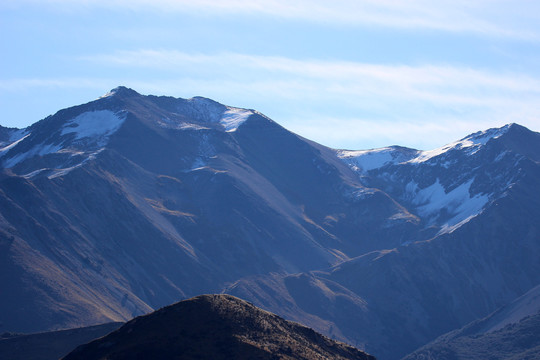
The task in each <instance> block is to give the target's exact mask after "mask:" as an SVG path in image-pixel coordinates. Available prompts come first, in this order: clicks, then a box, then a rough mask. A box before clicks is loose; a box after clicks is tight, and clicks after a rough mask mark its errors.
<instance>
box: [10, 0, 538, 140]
mask: <svg viewBox="0 0 540 360" xmlns="http://www.w3.org/2000/svg"><path fill="white" fill-rule="evenodd" d="M0 34H1V35H0V53H1V54H2V56H1V57H0V69H1V70H0V106H1V107H2V110H3V111H2V118H1V119H0V124H1V125H3V126H9V127H25V126H28V125H30V124H32V123H34V122H36V121H38V120H40V119H42V118H44V117H45V116H47V115H50V114H52V113H54V112H56V111H57V110H60V109H61V108H65V107H68V106H72V105H77V104H81V103H85V102H88V101H90V100H92V99H95V98H98V97H99V96H101V95H103V94H104V93H106V92H107V91H108V90H110V89H112V88H114V87H116V86H118V85H125V86H128V87H131V88H133V89H135V90H137V91H138V92H140V93H142V94H155V95H170V96H175V97H183V98H189V97H192V96H205V97H209V98H212V99H214V100H216V101H219V102H222V103H224V104H227V105H232V106H238V107H246V108H253V109H256V110H259V111H261V112H263V113H264V114H266V115H267V116H269V117H271V118H272V119H274V120H275V121H277V122H278V123H280V124H282V125H283V126H285V127H286V128H288V129H290V130H292V131H294V132H296V133H298V134H300V135H302V136H305V137H307V138H310V139H312V140H315V141H317V142H319V143H322V144H324V145H327V146H331V147H334V148H348V149H367V148H374V147H382V146H387V145H394V144H399V145H404V146H409V147H414V148H418V149H432V148H436V147H439V146H442V145H444V144H445V143H448V142H451V141H454V140H457V139H459V138H461V137H463V136H465V135H467V134H469V133H471V132H474V131H477V130H483V129H487V128H490V127H498V126H502V125H504V124H506V123H510V122H517V123H520V124H522V125H525V126H527V127H529V128H530V129H532V130H535V131H539V130H540V67H539V66H538V64H540V2H538V1H523V0H522V1H498V0H475V1H461V0H454V1H447V0H440V1H435V0H431V1H427V0H409V1H395V0H377V1H375V0H355V1H350V0H335V1H331V2H330V1H319V0H311V1H304V0H298V1H285V0H250V1H244V0H221V1H211V0H197V1H193V0H191V1H184V0H176V1H172V0H131V1H124V0H108V1H105V0H93V1H90V0H88V1H84V0H83V1H75V0H72V1H69V0H39V1H38V0H4V1H2V2H0Z"/></svg>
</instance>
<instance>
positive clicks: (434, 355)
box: [405, 286, 540, 360]
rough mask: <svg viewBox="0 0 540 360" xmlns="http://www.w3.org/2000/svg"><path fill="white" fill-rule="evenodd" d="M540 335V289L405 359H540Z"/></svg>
mask: <svg viewBox="0 0 540 360" xmlns="http://www.w3.org/2000/svg"><path fill="white" fill-rule="evenodd" d="M538 334H540V286H536V287H534V288H533V289H531V290H529V291H528V292H527V293H526V294H524V295H522V296H520V297H519V298H517V299H516V300H514V301H512V302H511V303H510V304H508V305H505V306H503V307H502V308H500V309H498V310H497V311H495V312H494V313H492V314H490V315H489V316H487V317H485V318H483V319H480V320H477V321H474V322H472V323H470V324H468V325H466V326H464V327H463V328H461V329H459V330H455V331H452V332H450V333H448V334H444V335H442V336H440V337H438V338H437V339H435V340H434V341H432V342H431V343H429V344H427V345H425V346H423V347H421V348H420V349H418V350H416V351H415V352H413V353H412V354H410V355H408V356H407V357H405V359H406V360H413V359H425V360H430V359H433V360H435V359H442V360H450V359H455V360H461V359H463V360H465V359H471V360H476V359H478V360H480V359H493V360H498V359H537V358H538V357H540V338H539V337H538Z"/></svg>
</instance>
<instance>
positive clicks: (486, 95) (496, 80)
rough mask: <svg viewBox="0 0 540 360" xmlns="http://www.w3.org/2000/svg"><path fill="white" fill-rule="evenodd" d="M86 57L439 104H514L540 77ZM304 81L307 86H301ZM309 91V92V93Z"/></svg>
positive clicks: (249, 60)
mask: <svg viewBox="0 0 540 360" xmlns="http://www.w3.org/2000/svg"><path fill="white" fill-rule="evenodd" d="M82 60H85V61H89V62H94V63H98V64H100V65H109V66H122V67H126V66H132V67H143V68H147V69H153V70H161V71H166V72H167V73H168V74H176V75H182V74H184V76H185V75H187V74H188V76H190V77H201V78H212V77H213V78H218V79H219V82H222V81H223V80H224V79H225V80H230V79H232V80H233V81H235V82H237V83H242V82H249V83H252V82H253V80H252V79H253V78H254V76H255V78H256V79H259V80H260V81H266V80H271V82H275V81H280V82H282V85H283V84H287V83H288V84H290V86H282V88H283V87H285V88H288V87H292V88H298V87H300V88H302V89H301V91H302V92H303V93H304V91H306V90H307V89H309V88H313V90H314V93H316V94H318V93H321V92H327V93H331V94H336V95H344V96H346V95H349V96H352V95H356V96H375V95H379V96H385V97H395V98H400V99H409V100H420V101H426V102H432V103H436V104H463V105H478V106H486V105H490V103H501V102H502V103H507V104H511V105H515V104H518V103H520V102H521V101H523V100H530V99H533V98H534V99H537V98H538V97H539V96H540V79H538V78H534V77H531V76H529V75H524V74H519V73H506V74H505V73H500V72H492V71H486V70H478V69H473V68H470V67H456V66H436V65H423V66H422V65H421V66H410V65H380V64H367V63H358V62H348V61H321V60H301V59H291V58H286V57H278V56H258V55H247V54H237V53H221V54H215V55H206V54H188V53H183V52H180V51H176V50H139V51H121V52H117V53H114V54H104V55H95V56H86V57H84V58H82ZM302 85H303V86H302ZM304 95H306V94H305V93H304Z"/></svg>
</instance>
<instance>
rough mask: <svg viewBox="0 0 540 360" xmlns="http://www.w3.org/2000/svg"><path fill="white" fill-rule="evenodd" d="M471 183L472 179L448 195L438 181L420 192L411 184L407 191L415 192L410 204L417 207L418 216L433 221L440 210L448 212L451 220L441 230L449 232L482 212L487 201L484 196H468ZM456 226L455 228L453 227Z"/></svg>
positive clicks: (486, 197) (408, 185) (486, 196)
mask: <svg viewBox="0 0 540 360" xmlns="http://www.w3.org/2000/svg"><path fill="white" fill-rule="evenodd" d="M473 181H474V178H473V179H471V180H469V181H468V182H466V183H463V184H461V185H460V186H458V187H456V188H455V189H453V190H452V191H450V192H448V193H447V192H446V190H445V188H444V187H443V186H442V185H441V183H440V182H439V179H437V181H435V182H434V183H433V184H432V185H431V186H428V187H427V188H424V189H421V190H417V186H415V185H416V184H413V183H412V182H411V183H409V184H407V189H408V190H409V191H414V192H416V194H415V195H414V197H413V200H412V202H413V204H415V205H418V207H417V208H416V210H417V212H418V215H420V216H422V217H425V218H431V220H434V219H435V218H436V217H438V216H439V213H440V211H441V210H442V209H444V210H446V211H447V212H448V214H449V215H450V216H451V218H450V219H449V220H447V221H446V223H445V224H444V225H443V230H444V231H446V232H449V231H453V230H455V228H457V227H459V226H461V225H463V224H464V223H466V222H467V221H469V220H470V219H471V218H472V217H474V216H476V215H478V214H479V213H480V212H482V210H483V208H484V206H485V205H486V204H487V202H488V200H489V196H488V195H486V194H477V195H475V196H473V197H471V196H470V188H471V185H472V183H473ZM456 225H457V227H455V226H456ZM452 227H455V228H452Z"/></svg>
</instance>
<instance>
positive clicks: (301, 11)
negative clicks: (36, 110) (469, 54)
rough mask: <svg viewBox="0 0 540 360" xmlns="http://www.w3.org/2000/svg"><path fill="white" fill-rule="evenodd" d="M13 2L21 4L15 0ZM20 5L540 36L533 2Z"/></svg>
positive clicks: (48, 0) (42, 0)
mask: <svg viewBox="0 0 540 360" xmlns="http://www.w3.org/2000/svg"><path fill="white" fill-rule="evenodd" d="M7 3H9V4H10V5H11V6H17V5H16V4H15V2H14V1H8V2H7ZM16 3H18V4H22V5H24V4H28V3H31V4H35V5H39V6H47V7H53V8H55V7H56V8H58V9H62V11H63V10H65V9H66V8H68V7H70V8H73V9H77V8H79V9H81V8H82V9H88V8H107V9H113V10H122V11H125V10H128V11H137V12H141V11H155V12H161V13H187V14H189V15H197V16H230V15H239V16H260V15H262V16H270V17H273V18H280V19H290V20H303V21H313V22H317V23H325V24H332V25H346V26H379V27H387V28H397V29H431V30H438V31H448V32H465V33H476V34H481V35H488V36H495V37H509V38H516V39H522V40H532V41H538V40H540V29H539V27H538V24H539V23H540V4H539V3H538V2H536V1H528V0H522V1H518V2H509V1H504V0H476V1H463V0H438V1H432V0H408V1H399V0H335V1H331V2H330V1H323V0H296V1H287V0H197V1H192V0H80V1H76V2H75V1H72V0H39V1H37V0H18V1H17V2H16ZM4 6H6V4H4ZM19 6H21V5H19Z"/></svg>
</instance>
